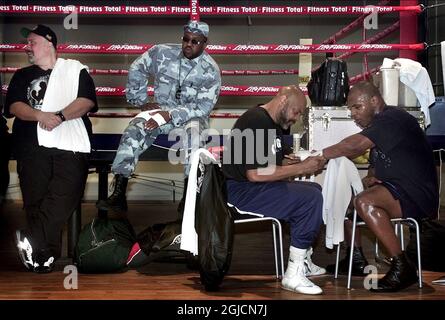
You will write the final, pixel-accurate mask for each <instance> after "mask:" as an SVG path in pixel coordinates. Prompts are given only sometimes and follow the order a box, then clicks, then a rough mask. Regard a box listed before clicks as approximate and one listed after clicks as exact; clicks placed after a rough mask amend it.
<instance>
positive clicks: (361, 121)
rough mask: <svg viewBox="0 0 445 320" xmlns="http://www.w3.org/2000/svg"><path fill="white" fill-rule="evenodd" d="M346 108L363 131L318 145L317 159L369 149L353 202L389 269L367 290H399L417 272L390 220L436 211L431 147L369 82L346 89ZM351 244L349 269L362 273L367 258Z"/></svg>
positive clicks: (414, 279) (351, 155)
mask: <svg viewBox="0 0 445 320" xmlns="http://www.w3.org/2000/svg"><path fill="white" fill-rule="evenodd" d="M348 108H349V109H350V110H351V115H352V118H353V119H354V121H355V123H356V124H357V125H358V126H360V127H361V128H363V131H361V132H360V133H358V134H354V135H352V136H350V137H348V138H346V139H344V140H343V141H341V142H339V143H338V144H336V145H333V146H331V147H328V148H326V149H324V150H323V157H324V158H325V159H326V160H327V159H332V158H337V157H341V156H346V157H349V158H354V157H356V156H359V155H361V154H363V153H364V152H365V151H366V150H367V149H371V156H370V163H371V167H370V170H369V174H368V176H367V177H365V178H364V179H363V182H364V186H365V190H364V191H363V192H361V193H360V194H358V195H357V196H356V197H355V199H354V206H355V208H356V210H357V213H358V215H359V216H360V217H361V218H362V219H363V220H364V221H365V222H366V224H367V225H368V226H369V228H370V229H371V230H372V231H373V232H374V233H375V235H376V237H377V238H378V240H379V241H380V242H381V243H383V245H384V246H385V248H386V249H387V251H388V253H389V254H390V256H391V257H392V258H391V269H390V270H389V271H388V273H387V274H386V275H385V277H384V278H383V279H381V280H379V282H378V287H377V288H375V289H371V291H377V292H387V291H397V290H401V289H403V288H406V287H408V286H410V285H411V284H414V283H415V282H417V273H416V269H415V267H414V266H413V265H412V263H411V262H410V261H408V259H407V257H406V256H405V254H404V253H403V252H402V248H401V246H400V243H399V241H398V239H397V236H396V234H395V232H394V228H393V226H392V225H391V222H390V219H391V218H401V217H403V218H407V217H411V218H416V219H422V218H431V217H434V216H435V215H436V213H437V209H438V201H439V193H438V190H439V188H438V181H437V173H436V168H435V165H434V157H433V153H432V149H431V147H430V145H429V143H428V141H427V140H426V137H425V134H424V132H423V131H422V129H421V128H420V126H419V124H418V122H417V120H416V119H415V118H414V117H412V116H411V115H410V114H409V113H407V112H406V111H405V110H402V109H399V108H395V107H388V106H386V105H385V102H384V101H383V98H382V96H381V95H380V93H379V91H378V89H377V88H376V87H375V86H374V85H373V84H371V83H369V82H360V83H358V84H356V85H355V86H354V87H353V88H352V89H351V91H350V92H349V96H348ZM356 238H358V237H356ZM356 246H357V249H356V250H355V251H354V254H353V262H354V263H353V270H354V271H355V273H356V274H358V275H360V274H361V275H364V273H363V269H364V267H365V266H366V264H367V262H366V259H365V258H364V256H363V253H362V251H361V249H360V243H359V242H358V243H356V244H355V245H354V247H356ZM348 252H349V251H348ZM348 258H349V257H347V258H346V259H345V260H343V261H342V262H341V263H340V271H343V272H347V271H346V270H347V265H348ZM327 269H328V271H329V269H333V268H329V266H328V268H327Z"/></svg>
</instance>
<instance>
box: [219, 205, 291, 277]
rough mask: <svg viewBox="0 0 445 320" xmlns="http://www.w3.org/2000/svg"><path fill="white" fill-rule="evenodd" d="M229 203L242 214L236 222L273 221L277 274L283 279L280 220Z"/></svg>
mask: <svg viewBox="0 0 445 320" xmlns="http://www.w3.org/2000/svg"><path fill="white" fill-rule="evenodd" d="M227 205H228V206H229V207H232V208H234V209H235V210H236V211H237V212H238V213H239V215H240V216H242V218H241V219H235V220H234V222H235V224H241V223H254V222H264V221H270V222H272V235H273V248H274V257H275V275H276V278H277V279H281V278H282V277H283V276H284V258H283V231H282V227H281V223H280V221H279V220H278V219H276V218H273V217H265V216H263V215H262V214H258V213H254V212H249V211H242V210H240V209H238V208H237V207H236V206H234V205H233V204H231V203H227ZM277 233H278V235H277Z"/></svg>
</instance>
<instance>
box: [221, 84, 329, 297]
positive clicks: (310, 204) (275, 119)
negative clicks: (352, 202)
mask: <svg viewBox="0 0 445 320" xmlns="http://www.w3.org/2000/svg"><path fill="white" fill-rule="evenodd" d="M305 107H306V97H305V96H304V94H303V92H302V91H301V90H300V89H299V88H298V87H295V86H288V87H283V88H281V89H280V91H279V92H278V94H277V95H276V96H275V97H274V98H273V99H272V100H271V101H269V102H268V103H266V104H265V105H263V106H257V107H254V108H252V109H249V110H248V111H246V112H245V113H244V114H243V115H242V116H241V117H240V118H239V119H238V120H237V121H236V123H235V125H234V127H233V129H232V132H231V135H230V139H229V140H228V143H226V144H225V146H224V154H223V172H224V175H225V176H226V178H227V197H228V202H229V203H230V204H232V205H234V206H235V207H237V208H238V209H239V210H241V211H248V212H253V213H255V214H260V215H263V216H269V217H275V218H277V219H282V220H285V221H287V222H289V224H290V232H291V247H290V254H289V263H288V266H287V269H286V273H285V275H284V278H283V280H282V287H283V288H284V289H286V290H290V291H294V292H298V293H303V294H321V293H322V290H321V288H320V287H318V286H317V285H315V284H314V283H312V282H311V281H310V280H309V279H307V276H312V275H320V274H323V273H325V272H326V270H324V269H323V268H320V267H318V266H317V265H315V264H314V263H312V260H311V254H312V249H311V245H312V243H313V241H314V239H315V237H316V236H317V234H318V231H319V229H320V226H321V223H322V206H323V199H322V195H321V188H320V186H319V185H318V184H315V183H311V182H300V181H293V180H292V179H290V178H293V177H295V176H299V175H308V174H312V173H314V172H316V171H319V170H321V169H322V168H323V165H324V161H323V159H322V158H321V157H309V158H307V159H306V160H304V161H302V162H299V161H296V159H293V158H292V157H291V158H287V159H284V157H285V155H284V153H283V146H282V130H283V129H288V128H289V127H290V126H291V125H292V124H294V123H295V122H296V121H297V120H298V119H299V118H300V116H301V114H302V113H303V112H304V110H305Z"/></svg>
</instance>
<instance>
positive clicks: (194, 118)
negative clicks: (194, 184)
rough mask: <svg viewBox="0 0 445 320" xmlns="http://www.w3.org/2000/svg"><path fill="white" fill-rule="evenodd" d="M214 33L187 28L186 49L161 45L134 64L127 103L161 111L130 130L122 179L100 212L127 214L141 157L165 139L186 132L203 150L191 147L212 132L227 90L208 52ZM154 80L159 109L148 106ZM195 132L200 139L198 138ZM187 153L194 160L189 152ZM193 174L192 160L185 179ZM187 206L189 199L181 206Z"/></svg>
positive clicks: (122, 146) (118, 160)
mask: <svg viewBox="0 0 445 320" xmlns="http://www.w3.org/2000/svg"><path fill="white" fill-rule="evenodd" d="M208 33H209V26H208V25H207V24H206V23H204V22H198V21H189V23H188V24H186V25H185V26H184V36H183V37H182V45H179V44H160V45H156V46H154V47H152V48H151V49H149V50H148V51H146V52H145V53H144V54H142V56H140V57H139V58H138V59H136V60H135V61H134V62H133V63H132V65H131V67H130V70H129V73H128V82H127V93H126V96H127V101H128V102H129V103H131V104H133V105H135V106H138V107H140V108H141V109H142V110H143V111H145V110H151V109H161V111H154V112H153V113H152V116H153V117H154V119H153V118H151V119H149V120H148V121H146V120H145V119H143V118H135V119H133V120H132V121H131V122H130V124H129V126H128V127H127V128H126V129H125V131H124V133H123V135H122V138H121V141H120V143H119V148H118V150H117V154H116V157H115V158H114V162H113V165H112V167H111V171H112V172H113V173H114V174H115V179H116V181H115V189H114V192H113V194H112V195H111V196H110V197H109V198H108V199H107V200H101V201H99V202H98V203H97V207H98V208H99V209H103V210H108V209H111V210H114V211H127V201H126V195H125V193H126V188H127V183H128V179H129V177H130V176H131V175H132V174H133V172H134V171H135V167H136V164H137V162H138V159H139V156H140V155H141V154H142V153H143V152H144V151H145V150H147V149H148V148H149V147H150V146H151V145H152V143H153V141H154V140H155V139H156V137H157V136H158V135H159V134H167V133H169V132H170V131H171V130H172V129H175V128H182V129H184V130H185V133H186V137H187V139H186V140H187V143H188V146H191V145H193V146H194V148H193V149H195V148H199V146H200V144H201V141H199V142H197V141H191V140H192V136H193V137H195V138H194V140H196V137H197V138H198V139H199V137H200V133H201V132H202V130H203V129H206V128H208V125H209V115H210V112H211V111H212V109H213V107H214V106H215V104H216V101H217V100H218V96H219V92H220V88H221V76H220V70H219V67H218V65H217V64H216V62H215V61H214V60H213V59H212V58H211V57H210V55H209V54H208V53H207V52H205V51H204V49H205V47H206V45H207V37H208ZM149 76H153V77H154V98H155V103H148V94H147V85H148V77H149ZM160 116H161V117H160ZM155 119H158V120H159V119H160V121H156V120H155ZM194 130H196V131H194ZM192 132H196V133H199V134H196V135H195V134H194V135H192ZM199 140H200V139H199ZM185 148H186V149H187V152H188V155H190V152H191V151H190V150H189V148H187V146H186V147H185ZM192 151H193V150H192ZM188 171H189V163H188V156H186V158H185V169H184V172H185V177H187V176H188ZM185 186H186V185H185ZM184 194H185V193H184ZM183 201H184V197H183V200H181V202H183ZM180 207H181V205H180ZM178 211H180V213H181V211H182V208H178Z"/></svg>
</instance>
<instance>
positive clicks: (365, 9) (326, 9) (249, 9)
mask: <svg viewBox="0 0 445 320" xmlns="http://www.w3.org/2000/svg"><path fill="white" fill-rule="evenodd" d="M192 9H193V8H192ZM192 9H191V8H190V7H189V6H74V5H66V6H63V5H52V6H43V5H0V13H20V14H23V13H30V14H71V13H72V12H77V14H80V15H111V16H113V15H133V16H134V15H153V16H160V15H169V16H171V15H179V16H190V15H192ZM372 10H376V11H377V12H378V13H379V14H386V13H394V12H414V13H421V12H422V7H421V6H216V7H207V6H196V14H199V15H201V16H203V15H215V16H224V15H258V16H283V15H289V16H296V15H319V16H327V15H361V14H366V13H370V12H372Z"/></svg>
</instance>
